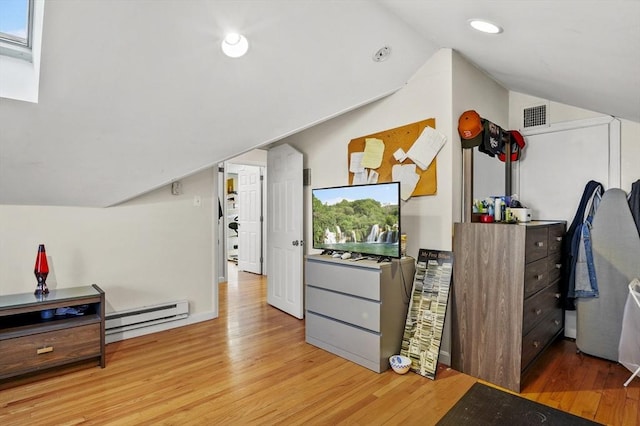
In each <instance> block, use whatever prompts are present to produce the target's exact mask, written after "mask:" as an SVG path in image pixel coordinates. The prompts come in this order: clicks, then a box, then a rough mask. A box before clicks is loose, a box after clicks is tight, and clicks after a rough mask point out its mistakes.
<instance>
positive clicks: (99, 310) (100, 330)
mask: <svg viewBox="0 0 640 426" xmlns="http://www.w3.org/2000/svg"><path fill="white" fill-rule="evenodd" d="M59 308H66V309H64V310H58V309H59ZM43 311H45V312H49V315H46V316H44V317H43V315H42V312H43ZM64 312H68V313H66V314H65V313H64ZM56 313H57V314H58V315H56ZM90 359H95V360H96V361H97V363H98V365H100V366H101V367H104V366H105V357H104V292H103V291H102V290H101V289H100V288H99V287H98V286H96V285H95V284H94V285H93V286H87V287H72V288H65V289H60V290H53V291H51V293H49V294H48V295H47V296H46V297H42V298H36V296H34V295H33V294H32V293H25V294H13V295H6V296H0V379H6V378H10V377H14V376H18V375H21V374H27V373H32V372H36V371H40V370H44V369H48V368H52V367H57V366H60V365H63V364H69V363H72V362H77V361H83V360H90Z"/></svg>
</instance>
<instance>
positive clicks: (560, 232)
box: [548, 223, 564, 254]
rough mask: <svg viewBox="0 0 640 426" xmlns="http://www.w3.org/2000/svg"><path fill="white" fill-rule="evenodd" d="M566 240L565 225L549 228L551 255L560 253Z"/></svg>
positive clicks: (560, 224)
mask: <svg viewBox="0 0 640 426" xmlns="http://www.w3.org/2000/svg"><path fill="white" fill-rule="evenodd" d="M563 238H564V223H558V224H555V225H550V226H549V250H548V251H549V253H550V254H551V253H559V252H560V250H561V249H562V239H563Z"/></svg>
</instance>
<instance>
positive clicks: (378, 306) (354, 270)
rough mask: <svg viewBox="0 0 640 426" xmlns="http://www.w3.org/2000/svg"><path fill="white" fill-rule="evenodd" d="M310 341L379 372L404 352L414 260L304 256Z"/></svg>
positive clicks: (308, 335)
mask: <svg viewBox="0 0 640 426" xmlns="http://www.w3.org/2000/svg"><path fill="white" fill-rule="evenodd" d="M305 259H306V260H305V292H306V293H305V302H306V341H307V343H310V344H312V345H314V346H317V347H319V348H322V349H324V350H327V351H329V352H332V353H334V354H336V355H339V356H341V357H343V358H346V359H348V360H350V361H353V362H355V363H357V364H360V365H362V366H364V367H366V368H369V369H371V370H373V371H375V372H378V373H380V372H383V371H385V370H387V369H388V368H389V359H388V358H389V357H390V356H391V355H393V354H397V353H399V352H400V346H401V343H402V335H403V332H404V325H405V321H406V318H407V308H408V306H409V298H410V296H411V286H412V284H413V275H414V271H415V260H414V259H413V258H405V259H401V260H393V261H392V262H383V263H377V262H376V261H374V260H358V261H353V260H342V259H340V258H333V257H331V256H328V255H308V256H306V258H305Z"/></svg>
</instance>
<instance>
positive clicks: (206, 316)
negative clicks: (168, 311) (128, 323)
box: [105, 311, 218, 344]
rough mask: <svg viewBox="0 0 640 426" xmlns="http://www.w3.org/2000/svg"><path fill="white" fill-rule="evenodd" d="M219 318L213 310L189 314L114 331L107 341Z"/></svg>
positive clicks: (111, 341) (106, 338) (107, 337)
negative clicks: (133, 328)
mask: <svg viewBox="0 0 640 426" xmlns="http://www.w3.org/2000/svg"><path fill="white" fill-rule="evenodd" d="M215 318H218V315H217V314H216V313H215V312H213V311H209V312H201V313H198V314H193V315H189V316H188V317H187V318H183V319H179V320H176V321H171V322H165V323H162V324H155V325H151V326H149V327H143V328H137V329H135V330H128V331H122V332H119V333H113V334H110V335H108V336H106V337H105V343H106V344H109V343H113V342H119V341H120V340H126V339H131V338H134V337H139V336H145V335H147V334H152V333H157V332H159V331H165V330H171V329H172V328H178V327H184V326H185V325H190V324H195V323H198V322H202V321H208V320H212V319H215Z"/></svg>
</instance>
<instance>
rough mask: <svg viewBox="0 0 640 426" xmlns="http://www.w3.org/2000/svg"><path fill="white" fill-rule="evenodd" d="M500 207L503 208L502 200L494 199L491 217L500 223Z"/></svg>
mask: <svg viewBox="0 0 640 426" xmlns="http://www.w3.org/2000/svg"><path fill="white" fill-rule="evenodd" d="M502 206H503V201H502V198H496V200H495V202H494V207H493V215H494V216H493V217H494V219H495V221H496V222H500V221H502Z"/></svg>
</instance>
